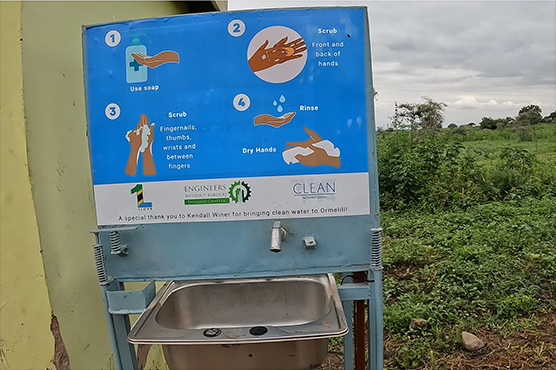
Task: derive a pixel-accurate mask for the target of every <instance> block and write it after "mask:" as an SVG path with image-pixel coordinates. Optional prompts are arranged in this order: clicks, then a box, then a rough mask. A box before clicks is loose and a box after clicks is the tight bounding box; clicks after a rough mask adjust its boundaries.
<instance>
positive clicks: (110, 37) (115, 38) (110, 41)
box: [104, 30, 122, 47]
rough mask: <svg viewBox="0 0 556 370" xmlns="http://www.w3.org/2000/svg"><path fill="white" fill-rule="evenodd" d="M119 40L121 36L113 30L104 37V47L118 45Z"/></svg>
mask: <svg viewBox="0 0 556 370" xmlns="http://www.w3.org/2000/svg"><path fill="white" fill-rule="evenodd" d="M121 40H122V35H120V33H119V32H118V31H115V30H112V31H109V32H108V33H107V34H106V36H104V42H106V45H108V46H110V47H114V46H116V45H118V44H119V43H120V41H121Z"/></svg>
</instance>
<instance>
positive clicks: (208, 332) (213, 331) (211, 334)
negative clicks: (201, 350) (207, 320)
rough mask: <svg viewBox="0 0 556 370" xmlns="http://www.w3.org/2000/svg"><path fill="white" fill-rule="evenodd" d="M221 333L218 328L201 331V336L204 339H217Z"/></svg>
mask: <svg viewBox="0 0 556 370" xmlns="http://www.w3.org/2000/svg"><path fill="white" fill-rule="evenodd" d="M221 333H222V330H220V329H218V328H210V329H206V330H205V331H203V335H204V336H205V337H209V338H212V337H217V336H219V335H220V334H221Z"/></svg>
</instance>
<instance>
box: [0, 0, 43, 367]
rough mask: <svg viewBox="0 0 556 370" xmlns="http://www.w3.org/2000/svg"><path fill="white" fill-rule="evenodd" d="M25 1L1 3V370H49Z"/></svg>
mask: <svg viewBox="0 0 556 370" xmlns="http://www.w3.org/2000/svg"><path fill="white" fill-rule="evenodd" d="M20 38H21V2H18V1H14V2H5V1H2V2H0V44H1V45H2V49H1V53H0V70H1V72H0V81H1V83H0V106H1V125H0V189H1V195H0V220H1V226H0V227H1V230H2V232H1V233H0V246H1V249H0V327H1V331H0V335H1V337H0V369H46V368H47V367H49V366H50V360H51V359H52V355H53V349H54V340H53V337H52V334H51V333H50V330H49V327H50V301H49V298H48V291H47V288H46V281H45V276H44V268H43V262H42V258H41V246H40V243H39V232H38V228H37V220H36V215H35V209H34V205H33V198H32V193H31V184H30V182H29V173H28V171H27V166H28V164H27V145H26V142H25V118H24V114H23V91H22V87H23V81H22V67H21V42H20Z"/></svg>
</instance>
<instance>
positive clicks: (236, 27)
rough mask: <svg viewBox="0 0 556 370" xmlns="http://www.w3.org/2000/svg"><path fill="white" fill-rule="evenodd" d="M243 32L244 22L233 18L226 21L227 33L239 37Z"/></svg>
mask: <svg viewBox="0 0 556 370" xmlns="http://www.w3.org/2000/svg"><path fill="white" fill-rule="evenodd" d="M244 32H245V23H243V21H240V20H239V19H234V20H233V21H231V22H230V23H228V33H229V34H230V35H232V36H234V37H239V36H241V35H243V33H244Z"/></svg>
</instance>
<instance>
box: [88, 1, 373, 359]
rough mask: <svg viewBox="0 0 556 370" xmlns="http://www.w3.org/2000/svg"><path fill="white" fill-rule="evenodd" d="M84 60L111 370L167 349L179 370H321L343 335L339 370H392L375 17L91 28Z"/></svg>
mask: <svg viewBox="0 0 556 370" xmlns="http://www.w3.org/2000/svg"><path fill="white" fill-rule="evenodd" d="M83 50H84V58H83V59H84V71H85V88H86V100H87V115H88V135H89V143H90V157H91V168H92V178H93V187H94V196H95V207H96V214H97V223H98V229H97V230H94V231H93V233H94V235H95V237H96V244H95V245H94V257H95V264H96V268H97V271H98V278H99V282H100V285H101V288H102V292H103V297H104V304H105V309H106V317H107V321H108V327H109V332H110V340H111V343H112V347H113V350H114V358H115V362H116V368H117V369H118V370H123V369H125V370H128V369H133V370H135V369H138V365H137V361H136V355H135V347H134V344H160V345H162V346H163V349H164V354H165V358H166V361H167V364H168V367H169V368H170V369H171V370H177V369H189V370H228V369H230V370H231V369H238V370H239V369H250V370H272V369H274V370H288V369H292V370H294V369H299V370H301V369H315V368H318V367H319V365H320V364H322V363H323V362H324V360H325V359H326V356H327V352H328V351H327V345H328V341H329V338H331V337H341V336H345V338H344V348H345V351H344V352H345V368H346V369H353V368H354V366H355V368H356V370H362V369H363V367H365V366H368V367H369V368H370V369H373V370H375V369H382V366H383V365H382V362H383V358H382V357H383V352H382V282H381V281H382V271H381V270H382V265H381V229H380V218H379V206H378V185H377V182H378V180H377V167H376V144H375V122H374V106H373V91H374V90H373V85H372V76H371V63H370V61H371V56H370V42H369V30H368V18H367V9H366V8H363V7H345V8H307V9H295V10H284V9H276V10H264V11H243V12H219V13H205V14H195V15H183V16H175V17H167V18H157V19H143V20H133V21H127V22H119V23H110V24H102V25H92V26H86V27H84V29H83ZM141 281H142V282H148V284H147V285H146V287H145V288H144V289H142V290H126V288H125V285H124V284H125V283H127V282H141ZM155 281H164V282H166V283H165V285H163V286H162V288H160V289H159V290H158V292H156V288H155ZM365 305H367V308H365ZM137 313H140V314H141V316H140V317H139V319H138V320H137V321H136V322H135V323H134V324H133V327H131V325H130V321H129V315H130V314H137ZM365 315H368V316H367V317H365ZM365 325H367V327H366V328H365ZM365 339H367V340H368V348H365V342H366V340H365ZM366 351H368V360H367V364H366V365H365V352H366ZM361 358H362V359H363V367H361V362H358V361H359V360H358V359H361Z"/></svg>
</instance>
